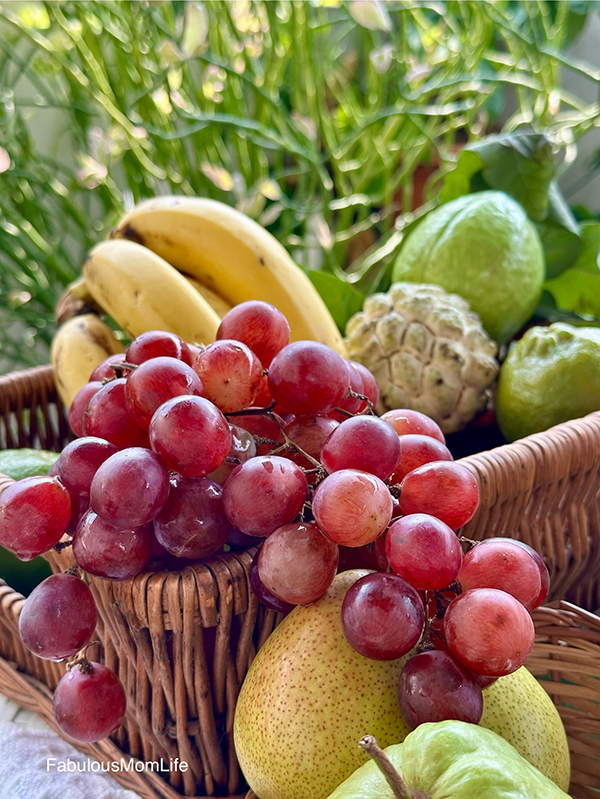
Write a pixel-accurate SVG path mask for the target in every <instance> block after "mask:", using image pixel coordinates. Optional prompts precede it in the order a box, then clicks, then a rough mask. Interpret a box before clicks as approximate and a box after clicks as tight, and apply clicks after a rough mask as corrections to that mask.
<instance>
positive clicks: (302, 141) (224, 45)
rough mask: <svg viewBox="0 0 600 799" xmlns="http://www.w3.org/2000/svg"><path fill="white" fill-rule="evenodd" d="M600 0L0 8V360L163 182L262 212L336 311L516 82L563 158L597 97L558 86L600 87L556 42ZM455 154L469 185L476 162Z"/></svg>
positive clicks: (22, 349)
mask: <svg viewBox="0 0 600 799" xmlns="http://www.w3.org/2000/svg"><path fill="white" fill-rule="evenodd" d="M597 6H598V3H584V2H567V0H559V2H546V0H538V1H534V2H514V1H513V0H494V1H493V2H486V3H483V2H479V1H478V0H474V1H473V2H470V1H469V0H465V1H464V2H453V1H451V0H448V1H447V2H410V1H409V0H391V1H390V2H379V1H378V0H374V1H372V2H365V1H364V0H354V1H352V0H348V2H336V1H335V0H333V1H331V0H329V1H327V0H324V1H323V2H318V1H317V0H314V1H313V2H300V0H274V1H273V2H250V1H249V0H235V2H223V1H222V0H207V2H204V3H200V2H188V3H183V2H139V0H134V2H98V1H97V0H88V1H87V2H62V3H45V4H43V3H11V2H8V3H6V2H5V3H2V4H1V5H0V33H1V34H2V35H1V36H0V147H1V149H0V173H1V174H0V321H1V322H2V324H3V330H4V334H3V335H2V337H1V344H2V349H1V350H0V357H3V358H4V359H5V361H6V360H7V359H8V360H9V361H11V362H14V363H18V364H28V363H34V362H39V361H40V360H42V361H43V360H46V359H47V357H48V356H47V345H48V342H49V341H50V338H51V335H52V331H53V329H54V322H53V308H54V305H55V303H56V300H57V298H58V297H59V295H60V293H61V291H62V288H63V286H64V285H65V284H67V283H68V282H69V281H70V280H72V279H73V278H74V277H75V276H76V275H77V274H78V273H79V269H80V265H81V263H82V261H83V258H84V256H85V252H86V250H87V249H88V248H89V247H90V246H91V245H92V244H93V243H94V242H95V241H97V240H98V239H99V238H101V237H102V236H103V235H104V234H105V232H106V231H107V230H108V229H109V228H110V226H111V225H113V224H114V222H115V220H116V219H117V218H118V216H119V214H121V213H122V211H123V209H124V208H126V207H129V206H131V205H132V204H133V203H135V202H136V201H137V200H139V199H141V198H143V197H148V196H152V195H154V194H157V193H169V192H173V193H183V194H198V195H203V196H210V197H214V198H216V199H219V200H223V201H225V202H228V203H231V204H234V205H236V206H237V207H238V208H240V209H241V210H243V211H244V212H246V213H248V214H249V215H251V216H253V217H254V218H256V219H258V220H259V221H260V222H261V223H262V224H264V225H265V226H266V227H268V228H269V230H271V231H272V232H273V233H274V234H275V235H276V236H277V237H278V238H279V239H280V240H281V241H282V242H283V244H284V245H285V246H286V247H288V248H289V249H290V250H292V252H293V253H294V256H295V257H296V259H297V260H298V261H299V262H300V263H302V265H304V266H305V267H307V268H309V269H310V268H312V269H313V270H315V268H316V269H318V270H319V273H317V274H313V275H312V276H313V279H314V281H315V283H316V284H317V285H318V286H319V287H320V288H321V290H323V291H325V292H326V293H327V294H328V295H329V296H330V302H331V303H334V304H335V306H336V308H337V309H338V310H337V311H336V313H337V314H338V315H339V319H340V320H342V319H343V316H344V313H347V312H348V309H349V308H354V307H355V305H356V303H357V302H358V299H357V297H358V298H360V294H359V293H357V291H356V289H358V291H359V292H366V291H370V290H372V289H373V288H374V287H376V286H378V285H380V283H381V281H382V280H384V279H385V274H386V270H387V268H388V266H389V263H390V260H391V258H392V257H393V255H394V253H395V252H396V250H397V248H398V246H400V244H401V241H402V236H403V235H404V232H405V231H406V230H407V229H409V228H410V225H413V224H414V223H415V217H416V218H418V214H419V213H422V212H423V211H425V210H427V209H428V208H429V207H431V206H432V205H433V204H435V203H436V202H438V201H439V196H440V195H439V189H440V187H441V186H442V185H444V186H445V190H446V191H450V189H448V188H447V187H448V186H450V185H451V182H450V183H443V180H444V178H445V177H449V175H450V174H451V173H453V170H456V169H458V165H457V158H458V149H459V147H460V146H462V145H467V147H470V146H471V145H474V144H476V143H477V142H478V141H479V140H480V139H481V138H482V137H483V136H485V135H486V134H487V133H489V132H490V131H494V130H495V129H497V128H498V127H499V124H498V119H499V115H501V114H503V113H504V112H505V108H506V101H507V98H510V99H511V102H512V103H513V105H514V107H515V108H516V110H515V112H514V113H513V114H512V115H511V116H510V117H509V118H508V119H505V121H504V125H503V130H504V132H507V133H511V132H514V131H515V130H517V131H523V130H526V131H528V132H530V133H533V134H536V135H541V134H542V133H543V136H544V142H545V143H546V144H547V147H548V148H550V150H551V153H552V162H553V166H552V175H553V179H554V176H555V174H558V173H557V167H556V164H561V163H562V164H563V167H564V165H566V164H568V163H569V161H570V160H572V158H573V155H574V148H573V145H574V143H575V141H576V140H577V138H578V137H579V136H581V135H582V134H583V133H585V132H586V131H587V130H589V129H590V128H592V127H593V126H594V125H595V124H597V121H598V119H599V116H600V105H599V104H598V103H594V104H592V105H589V104H586V103H584V102H582V101H581V100H579V99H578V98H577V97H573V96H571V95H569V94H568V93H566V92H565V91H564V90H563V89H562V88H561V83H560V75H561V69H570V70H575V71H576V72H578V73H579V74H582V75H585V76H586V78H588V79H589V80H592V81H594V82H595V83H596V84H597V85H599V86H600V71H599V70H594V69H593V68H591V67H589V66H587V65H584V64H580V63H578V62H576V61H573V60H570V59H568V58H567V56H566V55H565V48H566V46H567V45H568V44H569V43H570V42H571V41H572V40H573V39H574V38H575V36H576V35H577V34H578V32H579V31H580V30H581V28H582V26H583V24H584V22H585V19H586V16H587V15H588V14H589V13H590V11H591V10H593V9H595V8H597ZM42 109H45V110H48V109H58V110H60V112H61V114H62V118H63V120H65V128H66V130H67V133H66V134H65V136H64V137H63V141H62V147H61V149H60V152H61V153H63V154H64V155H63V156H59V157H58V160H53V159H52V158H50V157H48V155H47V154H45V153H46V149H45V148H40V147H38V145H36V135H37V140H38V141H39V139H40V135H41V137H42V138H43V131H41V132H40V130H39V129H36V126H38V125H40V124H42V123H41V122H40V120H42V119H43V116H40V113H39V112H40V110H42ZM563 167H560V166H559V167H558V171H560V168H563ZM460 170H462V171H461V174H462V175H463V177H462V178H461V180H462V181H463V188H464V187H465V186H467V184H468V188H467V189H466V190H471V189H472V188H473V185H472V178H473V175H475V173H476V172H477V170H475V173H469V170H468V169H467V171H466V172H464V168H463V165H460ZM479 172H480V173H481V174H483V173H482V172H481V169H480V170H479ZM463 173H464V174H463ZM467 173H469V174H467ZM454 174H455V175H458V174H459V173H458V172H454ZM459 177H460V176H459ZM475 177H476V175H475ZM421 178H424V179H425V185H424V187H423V189H422V190H421V186H420V184H421V182H422V180H421ZM462 190H463V189H458V190H455V193H456V191H457V192H458V193H461V191H462ZM422 192H423V194H422ZM415 194H416V196H415ZM421 201H425V204H424V205H423V206H422V207H421V209H420V210H419V211H417V214H416V215H414V214H413V213H412V212H413V211H414V210H415V207H416V206H417V205H418V204H420V203H421ZM542 202H545V203H546V205H547V203H548V201H547V199H546V200H543V199H542ZM546 211H547V208H546ZM548 218H549V217H548V213H547V212H546V213H545V214H542V215H541V216H540V219H539V221H540V224H543V223H544V220H547V219H548ZM569 219H570V217H569ZM565 227H568V225H566V224H565V222H564V219H563V220H562V222H561V223H560V224H559V228H561V231H560V241H559V249H560V246H564V242H565V239H564V233H563V230H562V229H563V228H565ZM576 233H577V237H578V238H581V236H580V231H579V230H578V229H577V230H576ZM361 237H362V239H363V243H362V246H361V247H359V248H357V247H356V243H357V242H358V241H359V240H360V239H361ZM364 241H366V245H367V249H366V252H364V248H365V245H364ZM567 265H568V264H567ZM564 266H565V264H563V265H562V266H561V267H560V268H564ZM558 271H560V269H559V270H558ZM327 273H329V275H328V274H327ZM336 277H337V278H338V280H337V281H336V280H335V279H334V278H336ZM340 279H343V281H345V283H341V281H340ZM351 284H353V285H354V288H352V287H351ZM344 286H348V288H347V289H346V288H345V287H344ZM23 325H24V326H25V328H24V329H25V330H26V335H25V342H24V343H23V340H22V339H23V337H22V330H23ZM15 330H19V331H20V333H19V336H17V335H14V334H13V332H12V331H15Z"/></svg>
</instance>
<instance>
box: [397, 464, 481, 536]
mask: <svg viewBox="0 0 600 799" xmlns="http://www.w3.org/2000/svg"><path fill="white" fill-rule="evenodd" d="M478 505H479V486H478V485H477V480H475V478H474V477H473V475H472V474H471V472H470V471H469V470H468V469H467V467H466V466H463V465H462V464H461V463H454V462H448V461H432V462H431V463H426V464H425V465H424V466H419V468H418V469H414V470H413V471H412V472H409V473H408V474H407V475H406V477H405V478H404V480H403V481H402V483H401V484H400V507H401V509H402V512H403V513H405V514H409V513H429V514H430V515H431V516H437V518H438V519H441V520H442V521H443V522H445V523H446V524H447V525H448V527H451V528H452V529H453V530H458V528H459V527H462V526H463V525H464V524H466V523H467V522H468V521H469V520H470V519H472V518H473V516H474V515H475V512H476V510H477V507H478Z"/></svg>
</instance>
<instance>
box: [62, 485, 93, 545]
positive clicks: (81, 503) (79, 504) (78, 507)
mask: <svg viewBox="0 0 600 799" xmlns="http://www.w3.org/2000/svg"><path fill="white" fill-rule="evenodd" d="M89 507H90V495H89V494H71V519H70V521H69V526H68V527H67V533H69V535H73V533H74V532H75V530H76V529H77V525H78V524H79V522H80V521H81V518H82V517H83V516H85V514H86V513H87V512H88V510H89Z"/></svg>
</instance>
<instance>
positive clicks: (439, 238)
mask: <svg viewBox="0 0 600 799" xmlns="http://www.w3.org/2000/svg"><path fill="white" fill-rule="evenodd" d="M544 271H545V267H544V256H543V250H542V245H541V243H540V239H539V236H538V234H537V231H536V229H535V227H534V226H533V224H532V223H531V222H530V221H529V219H528V218H527V215H526V214H525V211H524V210H523V208H522V207H521V206H520V205H519V204H518V203H517V202H515V200H513V199H511V198H510V197H509V196H508V195H507V194H504V193H503V192H501V191H483V192H478V193H476V194H469V195H466V196H465V197H459V199H458V200H453V201H452V202H449V203H446V204H445V205H442V206H441V207H440V208H436V210H435V211H432V212H431V213H430V214H428V215H427V216H426V217H425V219H424V220H423V221H422V222H421V224H420V225H419V226H418V227H417V228H416V229H415V230H414V231H413V232H412V233H411V234H410V235H409V236H408V238H407V240H406V243H405V244H404V247H403V248H402V250H401V251H400V254H399V256H398V259H397V260H396V263H395V264H394V269H393V273H392V280H393V282H396V281H408V282H411V283H435V284H437V285H438V286H441V287H442V288H443V289H445V290H446V291H448V292H450V293H454V294H459V295H460V296H461V297H464V299H465V300H467V302H468V303H469V305H470V306H471V310H473V311H475V313H477V314H478V315H479V317H480V318H481V322H482V324H483V326H484V328H485V329H486V331H487V332H488V333H489V335H490V336H491V337H492V338H493V339H494V340H495V341H498V342H504V341H508V339H510V338H511V337H512V336H513V335H514V334H515V333H516V332H517V330H519V329H520V328H521V327H522V326H523V325H524V324H525V322H527V320H528V319H529V318H530V317H531V315H532V313H533V311H534V310H535V307H536V305H537V303H538V301H539V298H540V295H541V292H542V282H543V280H544Z"/></svg>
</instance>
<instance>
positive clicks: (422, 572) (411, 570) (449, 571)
mask: <svg viewBox="0 0 600 799" xmlns="http://www.w3.org/2000/svg"><path fill="white" fill-rule="evenodd" d="M385 554H386V556H387V559H388V561H389V564H390V566H391V567H392V569H393V570H394V571H395V572H396V574H399V575H400V577H404V579H405V580H407V582H409V583H410V584H411V585H412V586H414V587H415V588H418V589H419V590H421V591H439V590H440V589H442V588H447V587H448V586H449V585H450V583H453V582H454V580H456V578H457V576H458V572H459V570H460V565H461V563H462V549H461V546H460V541H459V540H458V538H457V536H456V533H455V532H454V531H453V530H451V529H450V528H449V527H448V525H447V524H444V522H442V521H440V520H439V519H436V518H435V517H434V516H428V515H427V514H425V513H413V514H411V515H410V516H403V517H402V518H401V519H398V520H397V521H395V522H394V523H393V524H392V525H391V527H390V529H389V530H388V531H387V535H386V539H385Z"/></svg>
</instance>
